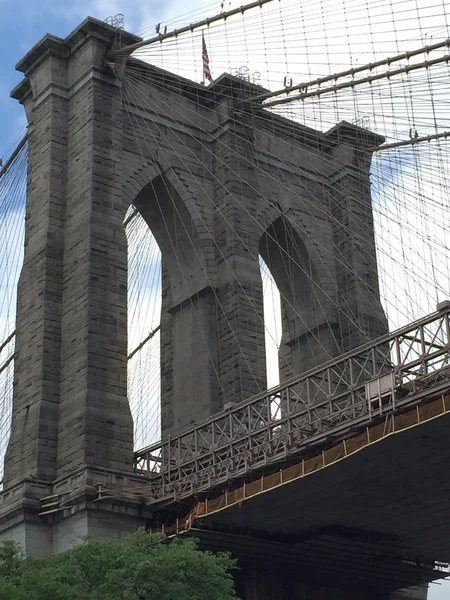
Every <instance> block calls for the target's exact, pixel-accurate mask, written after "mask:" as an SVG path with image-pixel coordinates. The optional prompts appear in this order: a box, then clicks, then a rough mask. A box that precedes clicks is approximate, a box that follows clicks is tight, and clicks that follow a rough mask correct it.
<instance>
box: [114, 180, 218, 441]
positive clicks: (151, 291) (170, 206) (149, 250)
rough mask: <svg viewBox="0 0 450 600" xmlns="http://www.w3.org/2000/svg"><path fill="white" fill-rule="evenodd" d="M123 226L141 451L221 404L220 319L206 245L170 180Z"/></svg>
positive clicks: (154, 187)
mask: <svg viewBox="0 0 450 600" xmlns="http://www.w3.org/2000/svg"><path fill="white" fill-rule="evenodd" d="M127 221H128V223H127ZM125 222H126V223H127V237H128V251H129V256H128V269H129V273H128V315H129V318H128V323H129V328H128V335H129V343H128V347H129V361H128V363H129V364H128V395H129V400H130V406H131V409H132V413H133V417H134V428H135V446H138V447H142V446H145V445H148V444H150V443H152V442H153V441H156V440H158V439H159V438H160V437H161V436H163V437H164V436H166V435H168V434H171V433H178V432H181V431H182V430H183V429H185V428H186V427H188V426H190V425H192V424H193V423H194V419H196V420H199V415H200V419H202V418H206V417H207V416H210V415H209V414H206V412H205V414H204V415H202V408H205V407H207V408H208V409H209V407H210V405H211V402H212V401H211V398H212V399H213V401H214V399H217V398H218V394H217V391H216V389H215V386H216V385H217V378H216V376H215V373H214V368H215V364H216V357H215V356H213V354H214V352H215V351H216V344H215V338H214V335H215V329H216V322H215V320H216V315H215V311H214V307H213V306H211V294H210V293H209V289H208V285H207V281H206V279H207V278H205V268H204V262H203V249H202V240H201V238H200V236H199V235H198V231H197V228H196V226H195V224H194V223H193V219H192V217H191V214H190V212H189V210H188V209H187V207H186V205H185V203H184V200H183V199H182V198H181V197H180V194H179V193H178V192H177V190H176V189H175V187H174V185H172V183H171V181H170V180H169V178H167V177H165V176H162V175H161V176H158V177H156V178H155V179H153V180H152V181H151V182H150V183H149V184H147V185H146V186H145V187H144V188H143V189H142V190H141V191H140V192H139V194H138V195H137V196H136V198H135V199H134V201H133V207H132V208H131V209H130V211H129V214H128V216H127V218H126V219H125ZM217 410H218V407H217V408H216V409H215V412H217ZM205 411H206V409H205Z"/></svg>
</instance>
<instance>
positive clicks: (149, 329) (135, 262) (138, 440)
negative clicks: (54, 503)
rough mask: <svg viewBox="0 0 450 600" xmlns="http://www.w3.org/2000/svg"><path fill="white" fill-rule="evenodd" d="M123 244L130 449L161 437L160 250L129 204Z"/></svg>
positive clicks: (134, 208)
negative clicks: (125, 243) (131, 427)
mask: <svg viewBox="0 0 450 600" xmlns="http://www.w3.org/2000/svg"><path fill="white" fill-rule="evenodd" d="M124 225H125V231H126V235H127V240H128V317H127V325H128V385H127V388H128V401H129V403H130V408H131V412H132V415H133V424H134V445H135V448H136V449H137V448H143V447H145V446H148V445H149V444H151V443H153V442H156V441H157V440H159V439H160V437H161V367H160V356H161V351H160V342H161V331H160V327H161V284H162V281H161V279H162V278H161V250H160V248H159V245H158V243H157V241H156V239H155V236H154V235H153V233H152V231H151V229H150V228H149V226H148V225H147V223H146V221H145V220H144V218H143V217H142V215H141V214H140V213H139V211H138V210H137V208H136V207H135V206H131V207H130V209H129V210H128V212H127V215H126V217H125V221H124Z"/></svg>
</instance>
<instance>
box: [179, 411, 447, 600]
mask: <svg viewBox="0 0 450 600" xmlns="http://www.w3.org/2000/svg"><path fill="white" fill-rule="evenodd" d="M449 431H450V414H449V413H447V414H443V415H442V416H439V417H437V418H434V419H432V420H430V421H428V422H426V423H423V424H420V425H416V426H414V427H411V428H410V429H406V430H404V431H400V432H398V433H395V434H392V435H390V436H388V437H386V438H384V439H383V440H380V441H379V442H378V443H376V444H373V445H370V446H367V447H365V448H363V449H361V450H360V451H359V452H356V453H354V454H352V455H350V456H347V457H346V458H345V459H343V460H340V461H339V462H336V463H335V464H333V465H330V466H329V467H327V468H325V469H322V470H318V471H316V472H313V473H311V474H309V475H308V476H306V477H305V476H303V477H302V478H298V479H294V480H291V481H289V482H286V483H282V484H280V485H278V486H277V487H274V488H272V489H270V490H268V491H266V492H260V493H257V494H255V495H252V496H251V497H248V498H245V499H243V500H241V501H240V502H238V503H235V504H234V505H231V506H227V507H225V508H222V509H219V510H215V511H214V512H207V513H206V514H205V515H203V516H201V517H198V518H196V519H195V520H193V521H192V522H191V528H190V529H189V531H187V532H186V533H185V535H194V536H195V537H198V538H199V539H200V540H201V544H202V546H203V547H204V548H209V549H211V550H229V551H231V552H232V553H233V555H234V556H236V557H237V558H238V559H239V560H240V564H241V565H244V566H249V567H252V568H255V565H257V566H258V569H261V570H264V569H270V570H271V571H273V570H276V571H277V572H285V573H286V574H289V575H290V577H295V578H298V579H301V580H303V581H314V582H321V583H323V584H324V585H325V584H326V585H330V586H333V587H335V586H337V585H338V586H339V587H347V588H352V589H355V587H356V588H361V589H362V588H364V589H367V587H368V586H369V587H373V588H376V589H378V590H386V591H387V590H396V589H400V588H406V587H410V586H413V585H416V584H420V583H422V582H424V581H432V580H435V579H438V578H440V577H442V574H441V573H440V572H439V571H437V570H435V569H433V568H432V564H433V561H443V562H447V561H450V478H449V475H448V473H449V466H450V437H449Z"/></svg>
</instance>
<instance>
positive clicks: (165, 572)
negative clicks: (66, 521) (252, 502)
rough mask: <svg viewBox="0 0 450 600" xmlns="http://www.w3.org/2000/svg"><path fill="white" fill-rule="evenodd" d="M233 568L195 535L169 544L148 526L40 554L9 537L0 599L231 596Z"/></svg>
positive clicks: (0, 553)
mask: <svg viewBox="0 0 450 600" xmlns="http://www.w3.org/2000/svg"><path fill="white" fill-rule="evenodd" d="M234 568H235V561H234V560H233V559H232V558H231V557H230V556H229V555H228V554H212V553H211V552H202V551H200V550H199V549H198V545H197V541H196V540H194V539H192V538H188V539H175V540H173V541H172V542H170V543H167V541H166V540H165V539H164V537H163V536H161V535H148V534H146V533H145V532H144V531H138V532H137V533H135V534H133V535H130V536H126V537H123V538H122V539H121V540H118V541H116V540H111V541H106V542H95V541H90V540H87V541H85V542H84V543H83V544H81V545H79V546H76V547H74V548H72V549H71V550H67V551H66V552H62V553H61V554H51V555H47V556H44V557H42V558H40V559H31V558H26V557H25V556H24V555H23V553H22V552H21V550H20V547H19V546H17V545H16V544H14V543H12V542H4V543H3V544H1V545H0V600H88V599H89V600H231V599H236V594H235V591H234V584H233V579H232V576H231V573H230V572H231V570H232V569H234Z"/></svg>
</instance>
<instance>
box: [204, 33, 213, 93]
mask: <svg viewBox="0 0 450 600" xmlns="http://www.w3.org/2000/svg"><path fill="white" fill-rule="evenodd" d="M202 60H203V80H205V79H207V80H208V81H212V80H213V78H212V75H211V71H210V70H209V56H208V50H207V49H206V44H205V36H204V34H203V31H202Z"/></svg>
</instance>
